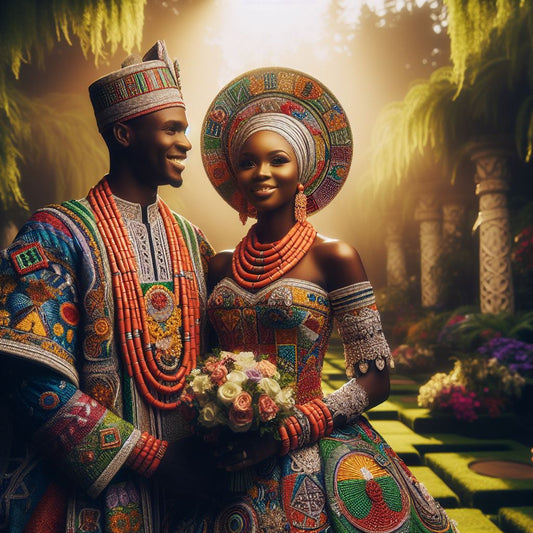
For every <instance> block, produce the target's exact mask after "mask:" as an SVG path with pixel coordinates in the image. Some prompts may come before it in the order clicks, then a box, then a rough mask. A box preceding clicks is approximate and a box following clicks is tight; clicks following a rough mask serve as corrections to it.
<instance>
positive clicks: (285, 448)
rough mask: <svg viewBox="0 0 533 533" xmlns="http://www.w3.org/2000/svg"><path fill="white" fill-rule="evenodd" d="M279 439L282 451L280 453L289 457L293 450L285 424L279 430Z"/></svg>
mask: <svg viewBox="0 0 533 533" xmlns="http://www.w3.org/2000/svg"><path fill="white" fill-rule="evenodd" d="M278 433H279V438H280V440H281V450H280V452H279V454H280V455H287V454H288V453H289V450H290V448H291V443H290V440H289V435H288V433H287V428H286V427H285V425H284V424H281V425H280V426H279V428H278Z"/></svg>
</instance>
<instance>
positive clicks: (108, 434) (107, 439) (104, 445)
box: [100, 427, 121, 450]
mask: <svg viewBox="0 0 533 533" xmlns="http://www.w3.org/2000/svg"><path fill="white" fill-rule="evenodd" d="M120 444H121V442H120V433H119V432H118V429H117V428H116V427H112V428H105V429H101V430H100V448H101V449H102V450H108V449H110V448H117V447H118V446H120Z"/></svg>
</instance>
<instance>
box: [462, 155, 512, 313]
mask: <svg viewBox="0 0 533 533" xmlns="http://www.w3.org/2000/svg"><path fill="white" fill-rule="evenodd" d="M508 155H509V154H508V153H505V152H503V151H500V152H498V151H496V150H494V149H490V148H481V149H478V150H476V151H475V152H473V155H472V156H471V159H472V161H473V162H474V163H475V165H476V174H475V182H476V195H477V196H478V197H479V213H478V218H477V221H476V223H475V225H474V230H475V229H477V228H479V291H480V307H481V312H482V313H501V312H508V313H513V312H514V292H513V278H512V272H511V241H512V237H511V225H510V221H509V209H508V207H507V191H508V189H509V167H508Z"/></svg>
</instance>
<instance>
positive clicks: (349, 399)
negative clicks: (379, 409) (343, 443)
mask: <svg viewBox="0 0 533 533" xmlns="http://www.w3.org/2000/svg"><path fill="white" fill-rule="evenodd" d="M324 403H325V404H326V406H327V408H328V409H329V410H330V412H331V416H332V417H333V419H335V417H337V416H342V417H344V418H345V419H346V423H347V424H350V423H351V422H354V421H355V420H356V419H357V418H358V417H359V415H361V414H362V413H363V412H364V411H365V409H366V408H367V407H368V394H367V393H366V390H365V389H364V388H363V387H362V386H361V385H359V383H357V380H356V379H355V378H353V379H351V380H350V381H348V382H347V383H345V384H344V385H343V386H342V387H341V388H340V389H337V390H336V391H334V392H332V393H331V394H329V395H328V396H326V397H325V398H324Z"/></svg>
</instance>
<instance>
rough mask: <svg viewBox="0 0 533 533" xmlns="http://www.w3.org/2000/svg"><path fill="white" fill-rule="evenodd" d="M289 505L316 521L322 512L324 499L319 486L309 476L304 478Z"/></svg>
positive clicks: (324, 503)
mask: <svg viewBox="0 0 533 533" xmlns="http://www.w3.org/2000/svg"><path fill="white" fill-rule="evenodd" d="M291 505H292V507H294V508H295V509H297V510H298V511H300V512H301V513H302V514H304V515H305V516H308V517H309V518H311V519H313V520H315V521H316V520H318V519H319V518H320V515H321V514H322V513H323V512H324V506H325V505H326V498H325V495H324V492H323V490H322V489H321V488H320V486H319V485H318V484H317V483H316V482H315V481H313V479H311V478H310V477H309V476H305V478H304V480H303V481H302V483H301V484H300V486H299V487H298V490H297V491H296V493H295V494H294V497H293V498H292V501H291Z"/></svg>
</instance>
